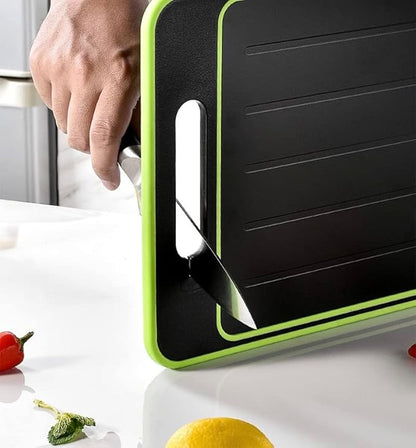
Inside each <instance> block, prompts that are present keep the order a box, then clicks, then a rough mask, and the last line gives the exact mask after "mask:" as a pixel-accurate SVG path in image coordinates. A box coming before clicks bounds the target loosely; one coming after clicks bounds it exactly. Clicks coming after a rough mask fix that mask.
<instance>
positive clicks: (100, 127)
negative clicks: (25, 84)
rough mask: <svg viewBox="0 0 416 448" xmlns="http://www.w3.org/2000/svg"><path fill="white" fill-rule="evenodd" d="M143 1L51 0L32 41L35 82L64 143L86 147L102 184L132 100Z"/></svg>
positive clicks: (110, 173) (113, 180)
mask: <svg viewBox="0 0 416 448" xmlns="http://www.w3.org/2000/svg"><path fill="white" fill-rule="evenodd" d="M147 4H148V2H147V0H52V4H51V9H50V11H49V14H48V16H47V17H46V19H45V21H44V23H43V24H42V27H41V29H40V31H39V34H38V36H37V38H36V40H35V42H34V44H33V47H32V51H31V55H30V66H31V71H32V75H33V79H34V83H35V86H36V88H37V90H38V92H39V94H40V96H41V97H42V99H43V101H44V102H45V104H46V105H47V106H48V107H49V108H50V109H52V110H53V113H54V116H55V119H56V122H57V125H58V127H59V128H60V129H61V130H62V131H63V132H65V133H67V134H68V142H69V145H70V146H71V147H72V148H75V149H78V150H80V151H83V152H90V153H91V158H92V165H93V168H94V171H95V172H96V174H97V175H98V176H99V177H100V178H101V180H102V182H103V184H104V185H105V186H106V187H107V188H108V189H110V190H114V189H115V188H117V187H118V185H119V183H120V174H119V170H118V167H117V155H118V147H119V143H120V139H121V137H122V135H123V133H124V132H125V130H126V128H127V126H128V124H129V122H130V119H131V117H132V112H133V109H134V108H135V107H136V105H137V102H138V99H139V73H140V69H139V60H140V57H139V51H140V42H139V35H140V22H141V18H142V15H143V13H144V10H145V8H146V6H147Z"/></svg>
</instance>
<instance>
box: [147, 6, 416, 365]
mask: <svg viewBox="0 0 416 448" xmlns="http://www.w3.org/2000/svg"><path fill="white" fill-rule="evenodd" d="M172 1H174V0H153V1H152V2H151V3H150V4H149V6H148V8H147V10H146V12H145V14H144V17H143V21H142V26H141V92H142V94H141V112H142V114H141V140H142V170H143V171H142V185H143V189H142V192H143V196H142V224H143V228H142V237H143V240H142V241H143V243H142V244H143V317H144V342H145V346H146V350H147V352H148V353H149V355H150V357H151V358H152V359H153V360H154V361H156V362H157V363H159V364H161V365H162V366H164V367H167V368H170V369H181V368H184V367H188V366H191V365H195V364H199V363H203V362H207V361H210V360H214V359H217V358H221V357H224V356H229V355H234V354H238V353H240V352H243V351H246V350H251V349H256V348H261V347H264V346H267V345H270V344H273V343H276V342H282V341H285V340H288V339H293V338H296V337H300V336H305V335H308V334H312V333H317V332H320V331H323V330H329V329H331V328H335V327H338V326H340V325H346V324H350V323H354V322H357V321H359V320H364V319H369V318H372V317H377V316H380V315H383V314H387V313H391V312H396V311H401V310H405V309H408V308H412V307H414V306H416V300H414V301H410V302H406V303H403V304H399V305H392V306H391V307H389V308H385V309H383V310H377V311H370V312H367V313H363V314H360V315H359V316H352V317H345V318H341V319H339V320H336V321H332V322H327V323H324V324H320V325H316V326H314V327H309V328H306V329H302V330H297V331H292V332H288V333H286V334H283V335H279V336H274V337H269V338H265V339H262V340H259V341H255V342H248V343H246V344H243V345H239V346H236V347H232V348H228V349H225V350H221V351H218V352H213V353H209V354H207V355H202V356H197V357H194V358H189V359H185V360H182V361H174V360H170V359H168V358H166V357H165V356H164V355H163V354H162V353H161V351H160V350H159V347H158V343H157V319H156V234H155V229H156V204H155V194H154V192H155V187H156V183H155V144H156V137H155V135H156V132H155V131H156V130H155V121H156V113H155V95H156V90H155V87H156V82H155V35H156V25H157V21H158V18H159V16H160V14H161V12H162V11H163V10H164V8H165V7H166V6H167V5H169V3H171V2H172ZM239 1H243V0H230V1H229V2H227V3H226V4H225V5H224V7H223V9H222V11H221V13H220V16H219V22H218V88H217V93H218V100H219V102H218V128H217V143H218V144H219V145H221V97H222V85H221V74H222V36H223V20H224V17H225V13H226V11H227V10H228V8H229V7H230V6H231V5H232V4H234V3H236V2H239ZM218 148H219V149H218V150H217V151H218V152H217V170H218V173H219V174H220V173H221V146H218ZM218 153H219V155H218ZM217 198H219V199H221V177H220V175H217ZM218 204H219V205H218ZM218 211H219V214H218ZM220 219H221V210H220V202H219V203H218V202H217V223H218V222H219V223H220V222H221V221H220ZM218 235H219V238H217V241H219V242H220V241H221V226H220V225H219V226H217V236H218ZM218 249H219V253H221V243H219V246H218V245H217V250H218ZM413 292H414V293H416V291H413ZM411 293H412V291H410V292H408V293H402V294H396V295H394V296H390V297H389V298H384V299H378V300H377V301H378V302H380V303H384V302H381V301H383V300H386V299H390V300H389V301H392V300H397V298H398V297H399V296H400V297H409V296H411V295H412V294H411ZM403 294H409V295H408V296H404V295H403ZM338 311H339V310H338ZM218 312H219V308H218V309H217V326H218V331H219V333H220V334H221V335H222V336H223V337H224V336H225V339H227V338H228V337H235V336H239V335H229V336H227V335H226V334H225V332H224V331H223V329H222V326H221V316H220V314H218ZM344 312H345V311H344ZM292 324H293V321H292ZM265 330H267V332H269V331H270V328H268V329H262V330H258V331H265ZM240 336H241V335H240ZM245 337H246V335H244V336H243V337H242V338H245Z"/></svg>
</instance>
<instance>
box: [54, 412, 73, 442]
mask: <svg viewBox="0 0 416 448" xmlns="http://www.w3.org/2000/svg"><path fill="white" fill-rule="evenodd" d="M57 420H58V422H57V423H56V425H55V426H52V428H51V433H52V435H53V437H55V438H58V437H61V436H63V435H64V434H66V432H67V431H68V428H69V426H70V424H71V417H70V416H69V415H67V414H59V415H58V417H57Z"/></svg>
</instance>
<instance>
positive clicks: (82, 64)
mask: <svg viewBox="0 0 416 448" xmlns="http://www.w3.org/2000/svg"><path fill="white" fill-rule="evenodd" d="M72 67H73V70H74V73H75V75H76V76H78V77H80V78H82V79H84V80H87V79H88V78H89V76H90V75H91V73H92V71H93V67H94V64H93V63H92V61H91V58H90V56H89V54H88V53H87V52H85V51H83V52H80V53H78V54H77V55H76V56H74V58H73V62H72Z"/></svg>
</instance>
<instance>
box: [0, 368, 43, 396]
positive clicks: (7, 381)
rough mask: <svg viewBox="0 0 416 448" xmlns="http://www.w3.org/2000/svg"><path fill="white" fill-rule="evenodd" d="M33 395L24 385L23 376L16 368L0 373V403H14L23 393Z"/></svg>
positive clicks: (32, 391)
mask: <svg viewBox="0 0 416 448" xmlns="http://www.w3.org/2000/svg"><path fill="white" fill-rule="evenodd" d="M24 391H25V392H29V393H35V391H34V390H33V389H32V388H31V387H29V386H26V384H25V375H24V374H23V372H22V371H21V370H20V369H18V368H16V367H15V368H13V369H11V370H8V371H6V372H2V373H0V403H14V402H15V401H17V400H18V399H19V398H20V396H21V395H22V393H23V392H24Z"/></svg>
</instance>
